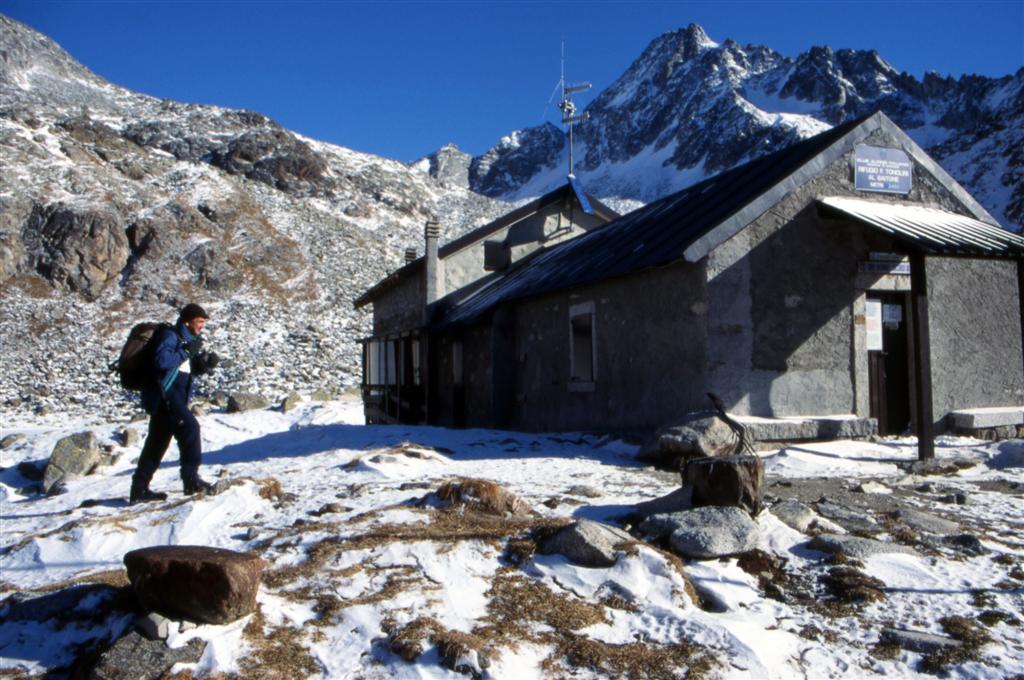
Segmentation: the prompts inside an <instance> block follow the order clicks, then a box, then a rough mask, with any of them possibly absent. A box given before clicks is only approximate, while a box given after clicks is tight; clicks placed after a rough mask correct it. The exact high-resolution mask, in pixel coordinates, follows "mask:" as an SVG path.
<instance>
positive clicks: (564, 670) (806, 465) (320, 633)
mask: <svg viewBox="0 0 1024 680" xmlns="http://www.w3.org/2000/svg"><path fill="white" fill-rule="evenodd" d="M201 423H202V428H203V430H202V432H203V441H204V450H205V452H206V453H205V454H204V466H203V474H204V476H205V477H206V478H207V479H211V480H215V479H218V478H227V479H230V480H235V481H237V483H236V484H235V485H233V486H231V487H230V488H229V489H228V490H227V491H225V492H224V493H221V494H219V495H216V496H210V497H206V498H201V499H195V500H191V501H187V502H185V501H183V499H182V496H181V495H180V482H179V481H178V478H177V469H176V468H177V461H176V452H175V451H174V450H173V447H172V450H171V451H169V452H168V456H167V460H166V461H165V463H164V465H163V467H162V468H161V469H160V470H159V472H158V473H157V476H156V479H155V480H154V484H153V488H154V489H155V490H161V491H166V492H168V493H169V494H170V498H169V499H168V501H167V502H164V503H153V504H145V505H141V506H131V507H129V506H128V505H127V504H126V502H125V497H126V496H127V491H128V486H129V480H130V476H131V473H132V470H133V468H134V465H133V461H134V459H135V457H136V456H137V455H138V449H137V447H134V448H132V449H122V448H119V447H118V448H115V449H114V451H115V453H116V452H122V453H123V455H122V456H121V459H120V461H119V462H117V463H115V464H113V465H111V466H109V467H105V468H101V469H100V470H99V471H98V472H97V473H96V474H93V475H90V476H88V477H83V478H79V479H76V480H73V481H72V482H71V483H70V484H69V485H68V489H67V492H66V493H63V494H61V495H57V496H53V497H40V496H38V495H22V494H20V493H19V489H21V488H22V487H25V486H27V485H28V484H29V482H28V480H26V479H25V478H24V477H22V475H21V474H20V473H19V472H18V471H17V469H16V466H17V464H18V463H20V462H23V461H38V462H40V463H42V462H44V461H45V459H46V458H47V457H48V455H49V452H50V450H51V448H52V446H53V444H54V442H55V441H56V440H57V439H58V438H59V437H61V436H63V435H65V434H69V433H73V432H78V431H81V430H82V429H85V424H84V423H81V422H78V423H69V422H65V423H60V424H54V425H52V426H49V427H40V426H38V425H32V426H19V425H18V424H16V423H10V425H9V426H8V425H7V424H5V426H4V428H3V433H2V434H3V436H7V435H10V434H16V433H23V434H24V435H26V436H25V438H24V439H21V440H20V441H18V442H17V443H15V444H13V445H10V446H8V447H7V448H5V449H4V450H2V451H0V521H2V536H0V598H7V597H8V596H11V595H12V594H14V593H15V592H19V591H20V592H31V593H32V594H36V595H38V594H42V593H51V592H60V591H61V590H62V589H66V588H69V587H71V586H72V585H74V584H77V583H87V582H102V583H109V584H112V585H116V586H120V585H123V584H124V583H125V579H124V576H123V568H122V561H121V560H122V557H123V555H124V554H125V553H126V552H127V551H129V550H132V549H135V548H140V547H144V546H150V545H158V544H181V545H186V544H192V545H210V546H217V547H223V548H230V549H234V550H248V551H255V552H257V553H259V554H260V555H261V556H262V557H263V558H264V559H265V560H266V561H267V563H268V565H267V569H266V571H265V572H264V581H263V586H262V588H261V591H260V595H259V612H258V613H257V614H254V615H251V616H248V617H245V618H244V619H242V620H240V621H238V622H236V623H234V624H230V625H226V626H199V627H197V628H193V629H191V630H188V631H184V632H180V631H179V632H175V633H174V634H172V635H171V638H170V639H169V644H171V646H180V645H184V644H185V643H186V642H187V641H188V640H189V639H190V638H194V637H200V638H203V639H205V640H208V641H209V643H210V644H209V645H208V646H207V648H206V651H205V653H204V656H203V657H202V659H201V660H200V661H199V663H198V664H196V665H192V666H179V667H177V668H176V669H175V671H183V673H182V674H181V675H180V676H176V677H188V675H189V674H192V675H194V676H196V677H208V676H215V675H217V674H224V675H226V676H228V677H230V676H232V675H237V677H243V678H246V677H256V676H262V677H305V676H311V677H325V678H356V677H359V678H390V677H397V678H440V677H459V675H458V674H457V673H456V672H455V671H453V670H450V669H449V667H459V668H460V670H462V671H464V672H466V673H469V674H471V675H475V676H476V677H481V676H482V677H492V678H515V679H519V678H549V677H574V678H588V677H637V678H641V677H682V676H685V675H687V674H689V675H690V676H691V677H702V676H703V677H729V678H790V677H811V678H825V677H859V676H867V675H887V676H890V677H908V676H910V677H913V676H917V675H919V674H921V673H922V672H923V670H927V668H928V667H927V665H922V662H924V661H926V660H925V659H923V657H922V655H920V654H916V653H913V652H907V651H903V650H899V649H892V648H885V647H883V646H879V645H877V643H878V640H879V633H880V630H881V629H882V628H885V627H895V628H905V629H913V630H919V631H925V632H931V633H939V634H942V633H943V632H944V629H943V625H942V623H941V620H942V619H943V617H951V616H962V617H966V618H967V619H970V620H974V621H981V622H982V624H983V625H982V624H979V625H982V629H983V630H984V632H985V633H987V636H988V638H989V639H990V641H989V642H987V643H985V640H984V639H982V640H981V643H984V644H981V646H980V647H979V648H978V650H977V652H976V653H974V654H973V655H970V656H968V657H965V658H962V659H953V660H951V662H950V664H949V665H948V670H949V671H950V672H951V673H952V675H953V676H954V677H971V678H992V677H1010V676H1013V675H1014V674H1020V673H1021V669H1022V668H1024V629H1022V627H1021V612H1022V610H1024V589H1022V586H1024V537H1022V534H1021V529H1024V503H1022V498H1024V497H1022V495H1021V494H1022V493H1024V484H1022V483H1024V468H1022V467H1021V466H1022V460H1021V459H1022V458H1024V442H1020V441H1014V442H1002V443H997V444H986V443H983V442H978V441H974V440H966V439H944V440H941V441H940V442H939V445H938V446H937V455H938V456H939V457H940V458H941V459H949V460H954V459H956V460H959V461H961V463H960V468H959V469H958V471H956V472H955V473H952V474H946V475H940V476H929V477H927V478H923V477H916V476H908V475H906V474H905V473H903V472H901V470H900V467H899V463H901V462H907V461H910V460H913V459H914V458H915V457H916V449H915V448H914V446H913V442H912V441H888V442H884V443H881V444H868V443H863V442H834V443H830V444H819V445H806V446H800V447H791V448H788V449H784V450H782V451H776V452H767V453H764V454H762V455H764V456H765V457H766V464H767V469H768V472H769V485H768V487H769V488H768V493H769V494H770V498H769V500H776V499H778V500H781V499H785V498H790V497H792V498H801V497H803V499H804V500H805V501H814V500H817V497H816V496H817V495H818V494H823V495H827V496H828V497H829V498H830V499H840V500H842V499H849V498H851V497H853V495H854V494H853V492H852V491H851V488H852V487H854V486H856V485H857V484H858V483H859V482H862V481H865V480H867V479H869V478H870V479H874V480H878V481H881V482H883V483H884V484H886V485H887V486H888V487H889V488H890V489H891V490H892V493H891V494H861V495H860V496H859V497H858V498H859V499H861V500H862V503H861V505H862V506H863V507H864V508H868V509H867V510H864V512H865V514H871V510H870V508H872V507H874V506H873V505H872V502H863V499H868V497H874V498H876V499H877V500H878V501H879V503H878V504H877V507H878V508H884V507H888V506H886V505H885V504H886V503H889V504H890V505H891V504H892V503H899V504H900V505H901V507H906V508H916V509H923V510H928V511H929V512H931V513H933V514H936V515H941V516H943V517H945V518H946V519H952V520H954V521H957V522H958V523H960V525H961V527H962V530H963V531H964V532H968V533H972V534H974V535H976V536H978V537H979V538H980V539H981V541H982V544H983V546H984V548H987V552H985V554H981V555H968V554H965V553H963V552H958V551H956V550H953V549H947V548H945V547H943V545H941V544H934V545H931V544H929V545H925V544H924V543H918V544H917V548H918V554H914V555H908V554H883V555H876V556H873V557H870V558H867V559H866V560H864V563H863V565H861V566H860V567H859V568H861V569H862V570H863V571H864V572H865V573H866V574H868V575H870V576H871V577H874V578H876V579H879V580H880V581H882V582H883V583H884V588H882V591H883V592H884V594H885V599H884V600H883V601H880V602H871V603H862V604H856V605H841V604H837V603H835V602H833V601H832V599H831V597H830V596H829V594H828V593H827V592H826V590H825V589H824V587H823V586H822V585H821V578H820V577H821V576H823V575H825V574H826V573H827V572H828V570H829V569H830V568H831V567H833V566H834V564H832V563H830V562H829V560H828V559H827V558H826V555H825V554H823V553H820V552H816V551H813V550H810V549H808V548H807V547H806V545H805V544H806V542H807V540H808V539H809V536H808V535H805V534H802V533H800V532H798V531H795V530H794V529H791V528H789V527H788V526H786V525H785V524H783V523H782V522H781V521H779V520H778V519H777V518H776V517H775V516H774V515H773V514H772V513H771V512H770V511H765V512H762V513H761V514H760V515H759V517H758V520H757V521H758V523H759V525H760V527H761V529H762V538H761V546H760V547H761V549H762V550H764V551H765V552H767V553H769V554H774V555H778V556H781V557H782V558H784V559H785V564H784V567H783V570H784V572H785V574H784V581H782V582H784V583H785V589H786V590H788V591H790V592H792V593H797V594H798V596H796V597H785V598H782V600H779V599H772V598H769V597H767V596H766V595H765V587H764V586H765V584H764V581H763V580H759V578H758V577H757V576H753V575H751V574H749V573H747V571H744V569H742V568H741V567H740V566H739V565H738V562H737V560H736V559H722V560H709V561H690V562H687V563H686V564H685V572H686V574H687V575H688V577H689V579H690V581H692V583H693V584H694V586H696V588H697V590H698V591H699V592H700V593H701V595H702V597H701V600H702V603H695V602H694V601H693V600H692V599H691V597H690V596H688V595H687V594H686V584H685V582H684V578H683V576H682V575H681V574H680V573H679V572H678V571H677V568H676V565H678V564H679V563H678V561H677V560H675V559H673V558H671V557H669V556H667V555H666V554H665V553H664V552H662V551H660V550H659V549H657V548H656V547H653V546H646V545H639V546H638V547H636V548H635V549H634V550H630V551H628V552H626V553H622V554H621V555H620V557H619V559H618V561H617V563H616V564H615V566H613V567H611V568H607V569H589V568H583V567H577V566H574V565H572V564H570V563H568V562H567V561H566V560H565V559H564V558H562V557H560V556H546V555H539V554H532V555H531V554H530V552H529V551H526V553H523V552H522V550H519V552H518V553H517V551H516V550H514V549H512V548H516V547H518V548H522V546H524V545H527V546H528V545H529V540H528V539H529V537H530V536H531V531H533V530H537V529H538V528H540V527H543V526H546V525H550V524H551V520H552V519H554V520H558V519H564V518H579V517H585V518H590V519H596V520H602V521H607V522H610V523H614V524H621V523H622V522H623V518H626V517H628V516H629V514H630V513H631V511H632V510H633V508H632V506H633V505H634V504H635V503H637V502H639V501H644V500H650V499H652V498H656V497H659V496H662V495H665V494H667V493H669V492H670V491H672V490H674V489H675V488H677V485H678V476H677V475H673V474H668V473H663V472H657V471H654V470H651V469H650V468H646V467H643V466H640V465H638V464H637V463H636V462H635V461H634V460H633V453H634V452H635V448H636V447H635V446H632V445H629V444H626V443H623V442H621V441H617V440H613V439H607V438H600V437H596V436H589V435H579V434H566V435H530V434H521V433H507V432H496V431H486V430H461V431H451V430H443V429H437V428H429V427H405V426H392V427H383V426H366V425H363V424H362V422H361V414H360V409H359V406H358V404H356V403H354V402H352V401H345V402H325V403H314V402H305V403H304V404H303V405H302V406H301V407H299V408H298V409H296V410H295V411H292V412H290V413H288V414H282V413H279V412H276V411H259V412H249V413H243V414H230V415H229V414H225V413H212V414H210V415H206V416H204V417H202V418H201ZM123 427H124V426H123V425H116V424H102V425H93V426H91V427H89V428H88V429H92V430H93V431H94V432H95V433H96V434H97V436H98V437H99V439H100V441H101V442H104V443H111V444H116V443H117V442H118V441H120V439H119V433H120V432H121V430H122V429H123ZM130 427H133V428H136V429H138V430H139V432H140V434H143V435H144V427H145V423H144V422H140V423H135V424H132V425H131V426H130ZM965 460H967V461H970V464H967V463H964V462H962V461H965ZM456 477H466V478H481V479H488V480H493V481H495V482H497V483H499V484H501V485H502V486H504V487H505V488H506V489H508V490H509V491H511V492H513V493H514V494H516V495H518V496H519V497H521V498H522V499H524V500H525V501H527V502H528V503H529V504H530V506H531V507H532V508H533V509H534V510H535V511H536V513H537V517H536V518H527V519H512V518H505V519H490V520H485V519H482V518H472V517H470V516H469V515H463V514H460V513H458V512H457V511H451V510H449V511H445V510H441V509H438V508H437V507H436V505H432V504H431V503H429V502H427V503H421V502H419V501H420V500H421V499H423V498H424V497H426V496H427V495H428V494H429V493H430V492H431V491H432V490H435V489H437V488H438V486H440V485H441V484H442V483H443V482H444V481H446V480H450V479H453V478H456ZM926 482H928V483H930V484H931V488H926V490H925V491H915V489H920V488H922V487H921V485H922V484H924V483H926ZM957 491H960V492H964V493H966V494H967V502H966V503H965V504H962V505H957V504H952V503H944V502H942V499H943V497H944V494H945V495H948V494H951V493H955V492H957ZM812 496H814V497H813V498H812ZM869 500H870V499H869ZM947 500H948V499H947ZM332 504H333V505H332ZM879 512H881V511H880V510H879ZM877 537H878V538H881V539H883V540H894V539H893V537H889V536H887V535H886V534H885V533H884V532H883V533H882V534H881V535H879V536H877ZM903 539H904V540H905V541H906V540H908V539H907V538H906V537H905V536H904V537H903ZM911 542H912V541H911ZM516 554H519V555H523V554H525V557H522V558H521V559H518V560H517V559H515V557H514V556H515V555H516ZM777 583H778V581H777ZM801 593H802V595H801ZM8 602H10V600H8ZM708 602H714V603H715V606H708ZM90 604H94V605H96V606H95V607H94V609H95V611H93V612H91V614H92V615H90V612H89V611H83V612H77V614H76V613H75V612H71V613H70V614H69V613H67V612H64V613H55V616H53V617H50V618H46V617H45V616H42V615H40V616H37V617H35V618H38V619H41V620H31V617H28V620H26V617H20V619H19V618H18V617H14V618H15V619H18V620H11V619H8V618H7V613H8V611H7V610H6V609H5V605H0V676H5V675H11V676H13V677H20V676H21V675H25V676H33V675H43V674H44V673H46V672H47V671H52V670H55V669H56V670H58V671H61V672H63V671H67V669H70V668H71V666H72V665H73V663H74V662H75V658H76V655H79V654H82V653H84V652H87V651H88V650H90V649H93V648H96V647H97V646H100V645H102V644H103V643H104V642H105V641H106V640H109V639H112V638H114V637H116V636H117V635H118V634H119V633H120V632H121V631H122V630H123V629H125V628H126V627H127V626H128V625H130V623H131V621H132V619H133V615H132V614H130V613H127V612H124V611H121V610H118V609H117V608H116V607H114V608H111V607H109V606H107V607H106V608H104V607H103V606H100V604H102V603H90V602H83V603H82V604H81V605H80V609H89V608H90ZM72 614H76V615H72ZM410 624H411V625H410ZM417 631H419V633H417ZM403 641H405V642H409V641H411V644H412V646H414V647H415V645H416V644H419V648H418V649H417V650H416V651H422V653H421V654H418V655H417V654H406V656H409V657H412V656H415V657H416V658H415V660H413V661H406V660H404V659H403V658H402V655H403V651H408V649H409V646H408V645H406V646H404V647H403V645H402V644H400V643H402V642H403ZM452 641H454V642H456V643H459V644H456V645H454V648H455V649H456V650H457V651H456V652H454V653H453V652H452V651H451V650H452V648H453V645H452V644H449V643H451V642H452ZM62 669H63V671H62ZM59 675H60V673H58V676H59Z"/></svg>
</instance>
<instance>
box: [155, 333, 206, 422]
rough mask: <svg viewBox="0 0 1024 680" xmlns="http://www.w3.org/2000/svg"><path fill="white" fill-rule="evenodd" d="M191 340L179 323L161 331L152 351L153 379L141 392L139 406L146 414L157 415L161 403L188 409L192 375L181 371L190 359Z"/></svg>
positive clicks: (191, 337) (190, 334)
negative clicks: (155, 412)
mask: <svg viewBox="0 0 1024 680" xmlns="http://www.w3.org/2000/svg"><path fill="white" fill-rule="evenodd" d="M193 339H195V336H194V335H193V334H192V332H191V331H190V330H189V329H188V328H187V327H186V326H185V324H184V323H181V322H178V323H177V324H176V325H175V326H174V327H173V328H165V329H164V330H162V331H160V335H159V337H158V338H157V344H156V349H155V350H154V351H153V367H154V369H155V371H154V372H155V375H156V379H155V380H154V381H153V383H152V384H151V385H149V386H148V387H146V388H144V389H143V390H142V406H143V408H145V409H146V412H147V413H153V412H154V411H156V409H157V408H159V407H160V404H161V403H162V402H164V401H167V402H168V403H169V404H174V405H176V406H179V407H182V406H183V407H184V408H186V409H187V408H188V402H189V400H190V399H191V398H192V373H191V372H182V371H181V370H180V367H181V365H182V364H183V363H184V362H185V361H188V360H190V358H191V357H190V356H189V353H188V349H187V347H188V344H189V343H190V342H192V340H193Z"/></svg>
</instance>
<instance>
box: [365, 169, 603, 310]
mask: <svg viewBox="0 0 1024 680" xmlns="http://www.w3.org/2000/svg"><path fill="white" fill-rule="evenodd" d="M567 196H572V197H574V198H575V199H576V201H577V202H579V204H580V207H581V208H582V209H583V212H584V213H586V214H588V215H597V216H598V217H600V218H601V219H604V220H606V221H609V222H610V221H612V220H614V219H615V218H617V217H619V213H617V212H615V211H614V210H612V209H611V208H610V207H608V206H607V205H605V204H604V203H602V202H601V201H599V200H598V199H597V198H595V197H594V196H591V195H589V194H587V193H586V191H584V190H583V185H582V184H580V183H579V181H578V180H576V178H575V177H573V176H570V177H569V178H568V180H567V181H566V183H565V184H563V185H562V186H560V187H558V188H557V189H554V190H552V191H549V192H548V193H546V194H544V195H543V196H540V197H538V198H535V199H534V200H532V201H530V202H529V203H525V204H523V205H521V206H519V207H518V208H516V209H515V210H512V211H510V212H507V213H505V214H504V215H502V216H501V217H499V218H498V219H496V220H494V221H492V222H488V223H487V224H485V225H483V226H482V227H477V228H476V229H474V230H472V231H470V232H468V233H465V234H463V235H462V236H460V237H458V238H456V239H453V240H451V241H449V242H448V243H446V244H444V245H442V246H441V247H440V249H439V250H438V257H439V258H441V259H442V260H443V259H444V258H446V257H448V256H449V255H451V254H453V253H457V252H458V251H460V250H462V249H464V248H468V247H470V246H472V245H474V244H476V243H479V242H480V241H482V240H483V239H485V238H486V237H488V236H490V235H491V234H493V233H495V232H497V231H500V230H502V229H504V228H506V227H509V226H512V225H513V224H515V223H517V222H520V221H522V220H524V219H526V218H527V217H530V216H531V215H533V214H535V213H537V212H539V211H540V210H541V209H543V208H544V207H546V206H548V205H550V204H551V203H554V202H556V201H561V200H564V199H565V198H566V197H567ZM421 269H423V257H422V256H421V257H418V258H416V259H415V260H413V261H412V262H408V263H406V264H405V265H403V266H401V267H399V268H398V269H396V270H395V271H393V272H391V273H390V274H388V275H387V276H386V277H384V278H383V279H381V280H380V281H378V282H377V283H376V284H374V285H373V286H372V287H370V289H369V290H367V291H366V292H365V293H363V294H362V295H360V296H359V297H358V298H356V299H355V301H354V302H353V305H354V306H355V307H356V308H357V309H358V308H359V307H362V306H364V305H368V304H370V303H371V302H373V300H374V298H376V297H377V296H378V295H380V294H381V293H383V292H385V291H387V290H389V289H390V288H392V287H393V286H395V285H396V284H397V283H398V282H399V281H402V280H404V279H405V278H407V277H408V276H412V275H414V274H418V273H419V271H420V270H421Z"/></svg>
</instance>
